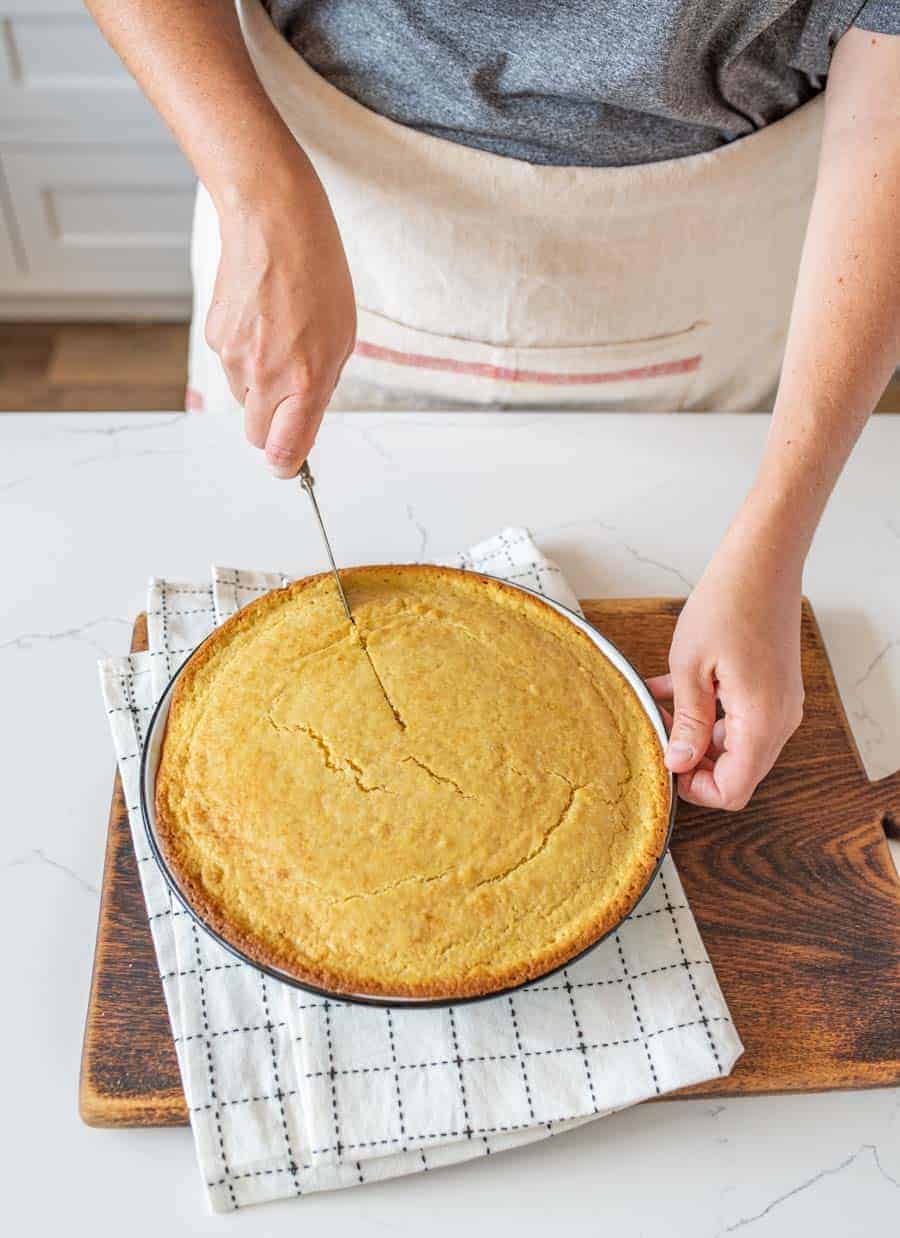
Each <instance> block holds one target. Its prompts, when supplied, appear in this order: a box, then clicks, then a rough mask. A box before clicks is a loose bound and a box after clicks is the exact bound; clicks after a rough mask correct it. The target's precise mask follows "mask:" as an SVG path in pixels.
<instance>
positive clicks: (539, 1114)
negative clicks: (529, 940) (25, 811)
mask: <svg viewBox="0 0 900 1238" xmlns="http://www.w3.org/2000/svg"><path fill="white" fill-rule="evenodd" d="M456 566H459V567H464V568H468V569H472V570H479V571H484V572H488V573H491V574H492V575H495V576H503V577H506V578H507V579H509V580H513V581H517V582H519V583H521V584H524V585H527V586H529V587H531V588H533V589H536V590H538V591H539V592H541V593H543V594H545V595H546V596H548V597H551V598H553V599H555V600H557V601H560V602H562V603H563V604H565V605H567V606H570V607H572V608H573V609H577V606H578V603H577V600H576V599H575V597H574V595H573V594H572V592H571V590H570V589H569V587H568V585H567V583H566V581H565V580H564V579H563V577H562V575H561V573H560V571H559V569H558V567H556V565H555V564H553V563H551V562H550V561H549V560H547V559H546V558H545V557H544V556H543V555H542V554H541V553H540V552H539V550H538V549H537V547H536V546H535V544H534V542H533V541H532V540H531V537H530V535H529V534H528V532H527V531H526V530H523V529H506V530H504V531H503V532H502V533H500V534H499V535H498V536H496V537H494V538H491V539H490V540H489V541H486V542H484V543H482V544H481V545H479V546H476V547H474V548H473V549H472V550H471V551H469V552H468V553H466V554H463V555H460V556H459V558H458V559H457V560H456ZM286 582H287V578H286V577H282V576H280V575H273V574H270V573H263V572H248V571H236V570H233V569H230V568H229V569H225V568H215V569H213V578H212V581H211V583H210V584H209V585H196V584H181V583H173V582H169V581H164V580H153V581H151V583H150V590H149V601H148V607H147V614H148V623H149V644H150V648H149V651H148V652H147V653H139V654H133V655H131V656H129V657H125V658H112V659H106V660H104V661H103V662H101V664H100V677H101V683H102V688H103V695H104V699H105V702H106V708H107V712H108V716H109V720H110V724H111V727H112V733H113V741H114V744H115V748H116V752H117V755H118V761H119V770H120V772H121V775H122V780H123V783H124V787H125V794H126V797H127V798H126V802H127V804H128V806H129V810H128V811H129V819H130V822H131V828H132V832H133V836H134V844H135V851H136V854H137V858H138V861H139V868H140V872H141V879H142V883H143V889H144V895H145V898H146V901H147V910H148V915H149V919H150V927H151V931H152V933H153V940H154V944H155V947H156V954H157V959H158V962H159V968H160V974H161V976H162V983H163V989H164V992H165V996H166V1001H167V1004H168V1009H169V1017H170V1019H171V1022H172V1031H173V1036H174V1039H175V1045H176V1049H177V1052H178V1061H179V1065H180V1068H181V1075H182V1081H183V1084H184V1090H185V1096H186V1098H187V1103H188V1107H189V1109H190V1115H191V1124H192V1127H193V1131H194V1138H195V1141H196V1147H197V1156H198V1160H199V1163H200V1169H201V1172H202V1175H203V1181H204V1183H205V1185H206V1188H207V1191H208V1197H209V1203H210V1206H211V1208H212V1209H213V1210H214V1211H216V1212H225V1211H231V1210H234V1209H236V1208H240V1207H244V1206H246V1205H248V1204H254V1203H260V1202H262V1201H264V1200H270V1199H275V1198H279V1197H282V1196H291V1195H303V1194H306V1193H307V1192H310V1191H320V1190H328V1189H331V1188H334V1187H340V1186H353V1185H356V1184H359V1183H365V1182H371V1181H376V1180H379V1179H382V1178H389V1177H395V1176H397V1175H400V1174H406V1173H414V1172H416V1171H419V1170H430V1169H437V1168H439V1167H440V1166H443V1165H449V1164H453V1163H456V1162H458V1161H463V1160H467V1159H469V1158H472V1157H476V1156H483V1155H486V1154H487V1153H491V1152H500V1151H503V1150H505V1149H507V1148H512V1147H515V1146H517V1145H519V1144H523V1143H528V1142H531V1141H532V1140H535V1139H541V1138H544V1137H546V1136H548V1135H554V1134H556V1133H557V1132H559V1131H562V1130H566V1129H569V1128H571V1127H573V1126H577V1125H579V1124H580V1123H582V1122H585V1121H589V1120H591V1119H592V1118H595V1117H600V1116H603V1115H604V1114H608V1113H610V1112H612V1111H613V1110H616V1109H622V1108H625V1107H626V1106H628V1105H633V1104H636V1103H637V1102H639V1101H642V1100H645V1099H647V1098H648V1097H652V1096H658V1095H660V1094H662V1093H664V1092H670V1091H673V1090H674V1089H676V1088H680V1087H683V1086H685V1085H687V1084H691V1083H697V1082H699V1081H701V1080H704V1079H709V1078H712V1077H714V1076H716V1075H721V1074H727V1073H728V1072H729V1071H730V1070H731V1068H732V1066H733V1065H734V1063H735V1061H736V1060H737V1058H738V1057H739V1056H740V1054H741V1052H742V1046H741V1042H740V1039H739V1037H738V1035H737V1032H736V1031H735V1028H734V1026H733V1024H732V1022H731V1018H730V1016H729V1013H728V1009H727V1007H726V1005H725V1001H724V998H723V996H722V993H721V990H720V989H719V985H718V982H717V980H716V977H715V974H714V972H713V969H712V966H711V964H710V962H709V959H708V958H707V956H706V952H705V950H704V949H703V944H702V942H701V940H700V936H699V934H698V931H697V926H696V924H695V922H694V918H693V916H692V914H691V911H690V908H689V907H688V906H687V903H686V901H685V897H684V891H683V889H682V887H681V882H680V881H679V878H678V874H677V872H676V870H675V865H674V863H673V862H672V859H671V857H669V858H667V859H666V860H665V862H664V863H663V865H662V868H661V870H660V872H659V875H658V876H657V878H656V881H655V882H654V884H653V886H652V888H651V889H650V891H649V892H648V894H647V895H646V896H645V898H644V899H643V900H642V902H641V903H640V905H639V906H638V907H637V908H636V909H635V911H634V913H633V914H632V915H631V916H630V917H629V918H628V920H627V921H626V923H625V924H624V925H623V926H622V928H621V929H620V931H619V932H617V933H615V934H614V935H613V936H612V937H610V938H609V939H607V941H605V942H604V943H603V944H602V945H601V946H600V947H598V948H597V949H596V950H594V951H593V952H592V953H591V954H589V955H588V956H587V957H586V958H584V959H582V960H581V961H579V962H577V963H574V964H573V965H572V966H571V967H568V968H566V969H565V970H564V971H562V972H560V973H558V974H557V975H555V976H553V977H551V978H548V979H547V980H544V981H537V982H535V983H534V984H532V985H528V986H527V987H526V988H524V989H521V990H519V991H518V992H516V993H513V994H509V995H507V996H505V997H498V998H495V999H493V1000H491V1001H486V1002H481V1003H476V1004H474V1005H462V1006H456V1007H452V1006H451V1007H447V1008H443V1009H433V1010H385V1009H376V1008H366V1007H361V1006H354V1005H350V1004H348V1003H344V1002H336V1001H329V1000H325V999H322V998H318V997H315V996H312V995H309V994H306V993H304V992H302V991H300V990H297V989H293V988H291V987H289V986H287V985H282V984H280V983H278V982H276V981H274V980H271V979H268V978H266V977H265V976H263V975H261V974H260V973H258V972H256V971H255V970H254V969H253V968H251V967H249V966H247V965H246V964H244V963H241V962H239V961H238V960H237V959H236V958H234V957H233V956H232V955H231V954H229V953H228V952H227V951H225V950H224V949H222V948H221V947H220V946H219V945H218V944H217V943H216V942H215V941H214V940H213V939H212V938H211V937H209V936H208V935H207V934H206V933H205V932H204V930H203V929H202V928H200V927H198V926H197V924H196V923H195V922H194V921H193V920H192V918H191V917H190V916H189V915H188V914H187V912H186V911H185V910H184V908H183V907H181V906H180V904H179V903H178V901H177V899H175V898H173V896H172V895H171V893H170V891H169V889H168V887H167V885H166V883H165V881H164V879H163V877H162V875H161V873H160V871H159V869H158V868H157V866H156V864H155V863H154V861H153V858H152V856H151V855H150V852H149V849H148V845H147V839H146V834H145V830H144V825H143V821H142V820H141V815H140V808H139V805H138V773H139V765H140V750H141V745H142V742H143V738H144V734H145V731H146V727H147V724H148V721H149V718H150V714H151V712H152V709H153V706H154V704H155V702H156V700H157V699H158V697H159V695H160V694H161V692H162V690H163V689H164V687H165V685H166V683H167V682H168V680H169V678H170V677H171V675H172V674H173V673H174V672H175V671H176V670H177V669H178V666H179V665H180V664H181V662H182V661H183V660H184V658H185V657H187V655H188V654H189V653H190V652H191V651H192V650H193V649H194V647H195V646H196V645H197V644H198V643H199V642H200V641H201V640H203V638H204V637H205V636H207V635H208V633H209V632H210V631H211V630H212V628H213V627H214V626H216V625H217V624H219V623H221V622H223V621H224V620H225V619H227V618H228V617H229V615H232V614H233V613H234V612H235V611H236V610H238V609H240V607H241V606H245V605H246V604H247V603H248V602H251V601H253V600H254V599H255V598H257V597H259V596H260V595H261V594H262V593H265V592H267V591H268V590H270V589H272V588H278V587H280V586H281V585H282V584H284V583H286Z"/></svg>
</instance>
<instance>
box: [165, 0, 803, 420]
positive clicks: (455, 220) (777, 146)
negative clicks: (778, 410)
mask: <svg viewBox="0 0 900 1238" xmlns="http://www.w3.org/2000/svg"><path fill="white" fill-rule="evenodd" d="M238 10H239V14H240V19H241V24H242V27H243V31H244V37H245V39H246V42H247V46H248V49H249V51H250V55H251V57H252V59H253V63H254V65H255V67H256V70H257V73H258V74H259V77H260V79H261V80H262V83H263V85H264V86H265V88H266V90H267V92H268V94H269V96H270V98H271V99H272V101H273V103H274V104H275V106H276V107H277V108H278V110H279V112H280V113H281V115H282V116H283V118H284V120H285V122H286V123H287V125H288V126H289V127H290V129H291V131H292V132H293V133H294V135H295V137H296V138H297V141H298V142H299V143H301V144H302V146H303V148H304V150H305V151H306V152H307V154H308V155H309V157H310V159H311V160H312V162H313V164H314V165H315V167H316V170H317V172H318V174H319V176H320V177H321V179H322V182H323V183H324V185H325V188H326V191H327V193H328V197H329V199H330V201H331V206H332V209H333V210H334V214H335V217H336V219H337V222H338V226H339V228H340V232H341V236H342V238H343V241H344V246H345V248H346V251H347V257H348V260H349V264H350V270H351V273H352V276H353V283H354V287H355V290H356V297H357V303H358V307H359V324H358V344H357V347H356V352H355V354H354V356H353V357H352V358H351V359H350V361H349V362H348V364H347V367H346V370H345V375H347V376H349V377H351V378H356V379H361V380H364V381H365V382H368V383H373V384H376V385H378V386H379V387H388V388H391V389H393V390H395V391H398V392H404V393H408V392H415V393H421V395H422V396H423V397H429V398H431V399H434V398H437V399H446V400H447V401H467V402H473V403H477V404H498V405H507V404H516V405H556V406H560V405H573V404H574V405H581V406H591V407H594V408H609V409H647V410H674V409H701V410H705V409H720V410H733V411H745V410H752V409H755V408H761V407H764V406H765V404H766V401H767V399H768V398H770V396H771V392H772V391H773V389H774V387H775V384H776V382H777V378H778V372H779V367H780V364H781V358H782V353H783V350H784V342H785V335H786V331H787V323H788V316H789V313H790V305H791V298H792V294H793V289H794V283H795V279H796V273H797V266H798V263H799V258H800V249H801V245H802V241H803V234H804V231H805V227H806V220H807V216H808V213H809V207H810V201H811V197H812V191H813V188H814V182H815V173H816V165H817V158H818V147H819V138H820V132H821V120H822V100H821V98H817V99H815V100H814V101H813V102H811V103H808V104H807V105H805V106H804V107H802V108H800V109H798V110H797V111H796V112H794V113H792V114H791V115H790V116H788V117H786V118H785V119H784V120H781V121H778V122H777V123H775V124H772V125H769V126H767V127H766V128H764V129H762V130H760V131H759V132H758V133H755V134H753V135H751V136H749V137H745V138H742V139H741V140H739V141H736V142H733V143H731V144H730V145H727V146H723V147H721V148H719V149H717V150H715V151H712V152H709V153H705V154H700V155H693V156H689V157H687V158H683V159H674V160H666V161H663V162H659V163H650V164H644V165H641V166H638V167H626V168H562V167H544V166H534V165H532V164H528V163H524V162H522V161H520V160H518V159H509V158H505V157H503V156H499V155H493V154H489V153H487V152H484V151H480V150H473V149H470V148H469V147H466V146H460V145H458V144H457V143H455V142H448V141H446V140H444V139H442V138H436V137H431V136H430V135H427V134H422V133H419V132H418V131H416V130H414V129H410V128H407V127H405V126H403V125H398V124H395V123H394V122H393V121H390V120H387V119H385V118H384V117H381V116H378V115H376V114H375V113H374V112H371V111H369V110H368V109H367V108H365V107H363V106H361V105H360V104H358V103H356V102H354V101H353V100H352V99H350V98H348V97H347V96H346V95H344V94H342V93H341V92H340V91H338V90H336V89H335V88H334V87H333V86H331V85H329V84H328V83H327V82H326V81H325V80H324V79H323V78H321V77H320V76H319V75H318V74H316V73H315V72H314V71H313V70H312V69H310V68H309V66H308V65H307V64H306V63H305V62H304V61H303V59H302V58H301V57H300V56H299V55H298V54H297V53H296V52H295V51H294V50H293V48H291V47H290V46H289V44H288V43H287V42H286V41H285V40H284V39H283V38H282V37H281V35H280V34H279V33H278V32H277V31H276V30H275V28H274V26H272V24H271V22H270V21H269V18H268V16H267V15H266V13H265V11H264V9H263V8H262V6H261V5H260V3H259V0H238ZM286 224H287V221H286ZM218 246H219V239H218V226H217V221H216V216H215V211H214V209H213V206H212V203H211V201H210V199H209V197H208V195H207V194H206V193H205V192H204V191H203V190H202V189H201V190H200V192H199V194H198V198H197V207H196V213H195V219H194V236H193V245H192V265H193V274H194V288H195V303H194V320H193V325H192V331H191V352H190V387H189V397H188V403H189V406H193V407H206V408H212V409H219V408H235V407H236V405H235V401H234V399H233V397H232V396H231V393H230V392H229V390H228V386H227V384H226V382H225V378H224V375H223V373H222V370H221V367H220V365H219V362H218V359H217V358H216V356H215V355H214V354H213V353H212V352H211V351H210V349H209V348H208V347H207V345H206V343H205V341H204V338H203V326H204V323H205V320H206V313H207V309H208V306H209V302H210V298H211V294H212V288H213V283H214V280H215V273H216V266H217V262H218Z"/></svg>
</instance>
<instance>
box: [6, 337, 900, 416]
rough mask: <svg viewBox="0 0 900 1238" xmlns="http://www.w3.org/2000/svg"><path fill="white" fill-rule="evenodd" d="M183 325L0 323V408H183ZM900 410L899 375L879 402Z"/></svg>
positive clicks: (890, 409)
mask: <svg viewBox="0 0 900 1238" xmlns="http://www.w3.org/2000/svg"><path fill="white" fill-rule="evenodd" d="M187 331H188V329H187V326H186V324H183V323H135V324H130V323H0V412H12V411H14V412H23V411H24V412H31V411H41V410H50V411H60V412H63V411H64V412H77V411H81V410H100V411H104V410H113V411H117V412H123V411H130V412H137V411H141V410H146V409H183V408H184V387H185V378H186V365H187ZM878 411H879V412H883V413H900V376H898V375H895V376H894V379H893V381H892V382H891V383H890V385H889V386H888V389H887V391H886V392H885V393H884V396H883V397H882V399H881V401H880V403H879V405H878Z"/></svg>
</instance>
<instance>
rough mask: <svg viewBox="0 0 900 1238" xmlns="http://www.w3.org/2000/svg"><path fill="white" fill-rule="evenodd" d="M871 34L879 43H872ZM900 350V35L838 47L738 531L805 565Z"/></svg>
mask: <svg viewBox="0 0 900 1238" xmlns="http://www.w3.org/2000/svg"><path fill="white" fill-rule="evenodd" d="M873 39H874V40H875V42H874V43H873ZM898 360H900V38H893V39H891V38H890V37H887V36H874V35H871V34H870V33H869V32H868V31H863V30H851V31H850V32H849V33H848V35H846V36H845V38H844V39H843V40H842V41H841V43H840V45H839V46H838V48H837V51H836V52H835V56H834V59H833V63H832V69H831V74H830V77H829V83H828V90H827V94H826V117H825V130H824V135H823V141H822V151H821V157H820V164H819V177H818V184H817V187H816V192H815V198H814V202H813V207H812V211H811V214H810V219H809V225H808V229H807V235H806V241H805V245H804V249H803V257H802V261H801V265H800V272H799V277H798V282H797V289H796V294H795V300H794V307H793V313H792V317H791V324H790V330H789V334H788V341H787V349H786V354H785V360H784V367H783V371H782V377H781V383H780V386H779V390H778V396H777V400H776V404H775V410H774V414H773V418H772V425H771V429H770V433H769V437H768V442H767V445H766V450H765V453H764V456H763V460H762V463H761V466H760V469H759V474H758V477H757V480H756V483H755V485H754V486H753V488H752V490H751V493H750V495H749V496H748V499H747V502H746V503H745V505H744V508H743V509H742V512H741V514H740V516H739V518H738V520H737V521H736V525H737V530H736V533H735V532H734V531H733V535H740V536H741V537H742V538H743V539H745V540H747V539H752V538H754V537H756V538H758V539H759V540H760V551H761V552H762V553H765V551H766V548H767V547H768V548H774V549H776V550H777V552H778V553H779V554H780V555H782V556H784V557H785V560H786V562H789V563H790V564H791V565H792V566H802V561H803V559H804V558H805V556H806V553H807V551H808V549H809V545H810V542H811V541H812V537H813V534H814V532H815V528H816V525H817V523H818V521H819V518H820V517H821V515H822V511H823V509H824V507H825V504H826V502H827V500H828V497H829V495H830V493H831V491H832V489H833V487H834V484H835V482H836V480H837V478H838V476H839V474H840V471H841V469H842V468H843V466H844V464H845V462H846V460H847V457H848V456H849V454H850V451H851V450H852V448H853V444H854V443H855V441H856V439H857V437H858V436H859V434H860V431H861V430H862V428H863V426H864V425H865V422H866V420H867V419H868V417H869V415H870V413H871V411H872V409H873V408H874V406H875V404H876V403H877V401H878V398H879V396H880V395H881V393H882V391H883V390H884V387H885V385H886V383H887V381H888V379H889V377H890V374H891V371H892V370H893V368H894V366H895V365H896V364H897V362H898Z"/></svg>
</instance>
